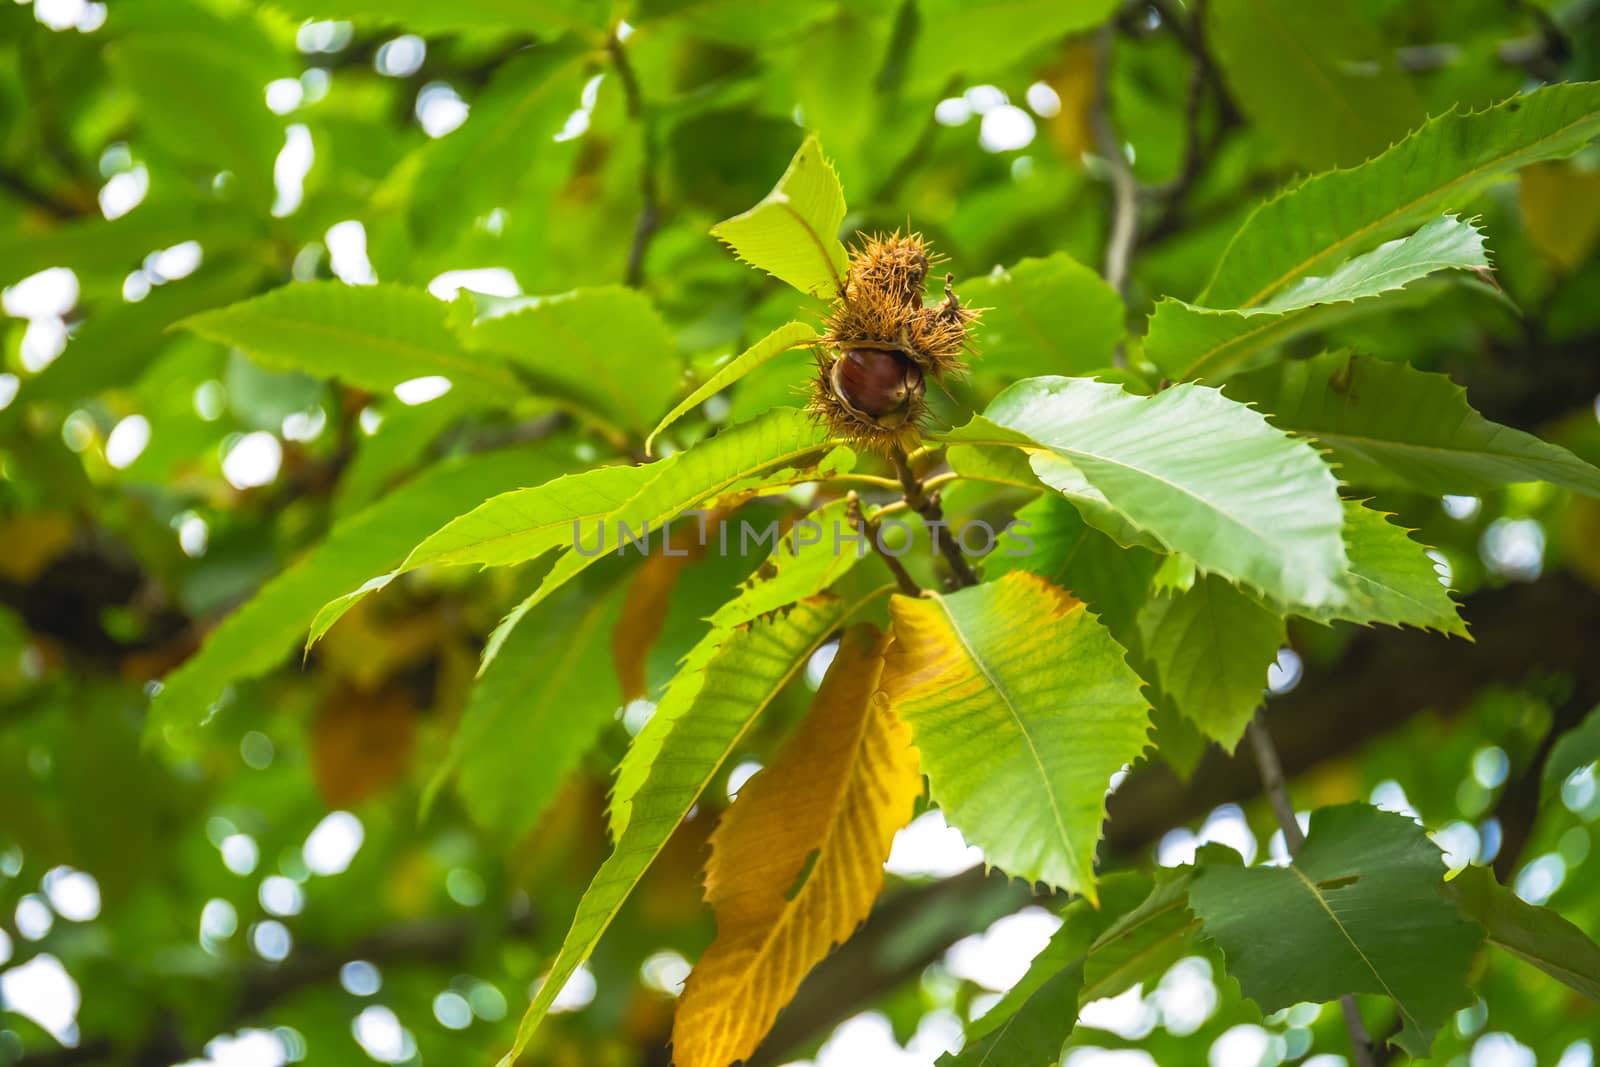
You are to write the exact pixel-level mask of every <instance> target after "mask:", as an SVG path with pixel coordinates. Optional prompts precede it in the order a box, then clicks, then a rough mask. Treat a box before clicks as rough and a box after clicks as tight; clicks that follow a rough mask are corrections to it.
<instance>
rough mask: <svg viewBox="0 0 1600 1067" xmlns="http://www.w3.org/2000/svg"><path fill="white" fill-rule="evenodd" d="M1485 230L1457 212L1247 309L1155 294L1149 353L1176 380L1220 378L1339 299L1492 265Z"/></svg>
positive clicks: (1296, 331)
mask: <svg viewBox="0 0 1600 1067" xmlns="http://www.w3.org/2000/svg"><path fill="white" fill-rule="evenodd" d="M1488 267H1489V256H1488V251H1487V249H1485V247H1484V243H1483V234H1482V233H1481V232H1479V231H1478V229H1477V227H1475V226H1473V225H1472V224H1471V223H1470V222H1463V221H1462V220H1460V219H1458V218H1456V217H1455V216H1454V215H1445V216H1442V217H1440V218H1437V219H1434V220H1433V221H1432V222H1429V223H1428V224H1427V225H1425V226H1423V227H1422V228H1421V229H1419V230H1418V231H1417V232H1416V233H1414V234H1412V235H1411V236H1409V237H1405V238H1397V239H1395V240H1393V241H1390V242H1388V243H1387V244H1383V245H1379V246H1378V247H1377V248H1375V249H1373V250H1372V251H1370V252H1367V253H1365V254H1363V255H1359V256H1356V257H1355V258H1354V259H1351V260H1349V261H1348V262H1346V263H1344V264H1343V265H1342V266H1340V267H1339V268H1338V269H1337V270H1335V271H1333V272H1332V273H1331V274H1329V275H1327V276H1326V277H1321V278H1311V277H1307V278H1303V279H1301V280H1300V281H1299V282H1297V283H1296V284H1295V285H1293V286H1291V287H1289V288H1287V289H1285V290H1283V291H1282V292H1280V293H1279V294H1278V295H1276V296H1274V297H1273V298H1272V299H1270V300H1268V301H1266V302H1265V303H1262V304H1261V305H1259V306H1257V307H1252V308H1249V309H1246V310H1242V311H1233V310H1213V309H1211V308H1202V307H1196V306H1195V305H1193V304H1186V303H1184V302H1183V301H1181V300H1173V299H1171V298H1165V299H1162V300H1159V301H1157V302H1156V307H1155V311H1154V312H1153V313H1152V314H1151V316H1150V332H1149V334H1148V335H1146V338H1145V346H1144V350H1145V355H1147V356H1148V357H1149V358H1150V361H1151V362H1153V363H1154V364H1155V365H1156V366H1158V367H1160V368H1161V369H1162V370H1163V371H1164V372H1165V373H1166V374H1167V376H1168V377H1170V378H1173V379H1174V380H1178V381H1188V380H1192V379H1200V378H1203V379H1207V380H1211V381H1216V380H1218V379H1221V378H1225V377H1227V376H1228V375H1229V374H1231V373H1233V372H1234V371H1235V370H1237V369H1239V368H1240V367H1242V366H1244V365H1246V364H1247V363H1248V362H1250V360H1251V359H1253V358H1254V357H1255V356H1257V355H1258V354H1260V353H1262V352H1264V351H1265V350H1267V349H1268V348H1271V347H1272V346H1274V345H1277V344H1280V343H1282V342H1283V341H1286V340H1288V339H1289V338H1291V337H1294V336H1296V335H1297V334H1300V333H1302V332H1304V331H1305V330H1307V329H1310V328H1312V327H1314V326H1316V325H1317V324H1318V323H1320V322H1321V321H1322V320H1323V315H1324V313H1325V312H1326V311H1327V310H1328V309H1329V308H1330V307H1331V306H1334V305H1339V304H1348V303H1354V302H1356V301H1362V300H1368V299H1371V298H1375V297H1377V296H1379V295H1381V294H1383V293H1385V292H1389V291H1391V290H1395V289H1400V288H1403V287H1404V286H1406V285H1407V284H1409V283H1411V282H1414V281H1416V280H1417V279H1419V278H1423V277H1426V276H1427V275H1429V274H1432V273H1434V272H1435V271H1441V270H1487V269H1488Z"/></svg>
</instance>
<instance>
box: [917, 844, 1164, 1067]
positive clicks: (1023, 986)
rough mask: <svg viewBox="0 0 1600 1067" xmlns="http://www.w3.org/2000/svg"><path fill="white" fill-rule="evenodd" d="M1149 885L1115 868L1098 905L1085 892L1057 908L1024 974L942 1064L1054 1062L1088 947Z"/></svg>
mask: <svg viewBox="0 0 1600 1067" xmlns="http://www.w3.org/2000/svg"><path fill="white" fill-rule="evenodd" d="M1149 892H1150V880H1149V879H1148V878H1146V877H1144V876H1143V875H1140V874H1135V873H1133V872H1131V871H1121V872H1118V873H1116V874H1112V875H1108V876H1107V877H1105V878H1104V879H1102V880H1101V882H1100V907H1099V908H1094V907H1091V906H1090V905H1089V902H1088V901H1087V900H1083V899H1078V900H1074V901H1072V902H1071V903H1070V904H1068V905H1067V906H1066V907H1065V908H1063V909H1062V911H1061V926H1060V927H1059V928H1057V930H1056V932H1055V933H1054V934H1052V935H1051V936H1050V941H1049V943H1048V944H1046V945H1045V947H1044V948H1043V949H1042V950H1041V951H1040V952H1039V954H1038V955H1037V956H1035V957H1034V958H1033V962H1031V963H1029V964H1028V970H1027V973H1025V974H1024V975H1023V976H1022V980H1021V981H1019V982H1018V983H1017V984H1016V985H1015V986H1013V987H1012V988H1011V989H1010V990H1009V991H1008V992H1007V993H1006V995H1005V996H1003V997H1001V998H1000V1000H999V1002H998V1003H996V1004H995V1005H994V1007H992V1008H990V1009H989V1010H988V1011H987V1012H985V1013H984V1014H983V1015H981V1016H979V1017H978V1018H977V1019H976V1020H975V1021H973V1022H972V1023H970V1024H969V1025H968V1026H967V1043H966V1046H965V1047H964V1048H962V1050H961V1051H960V1052H959V1053H946V1054H945V1055H943V1056H940V1057H939V1065H940V1067H1054V1065H1055V1064H1056V1063H1057V1062H1058V1061H1059V1060H1060V1059H1061V1047H1062V1045H1063V1044H1065V1043H1066V1040H1067V1038H1068V1037H1070V1036H1071V1035H1072V1031H1073V1029H1074V1027H1075V1026H1076V1024H1077V1020H1078V993H1079V991H1080V990H1081V989H1082V988H1083V966H1084V960H1085V958H1086V957H1087V955H1088V951H1089V946H1090V945H1091V944H1093V943H1094V941H1095V940H1096V939H1097V938H1098V937H1100V935H1101V934H1103V933H1105V931H1106V928H1107V927H1109V926H1110V925H1111V924H1112V922H1113V921H1115V920H1116V919H1117V918H1118V917H1120V916H1121V915H1123V914H1124V913H1126V912H1128V911H1130V910H1131V909H1133V908H1134V907H1135V906H1136V905H1137V904H1138V903H1139V902H1140V901H1141V900H1143V899H1144V898H1145V896H1146V895H1147V894H1148V893H1149Z"/></svg>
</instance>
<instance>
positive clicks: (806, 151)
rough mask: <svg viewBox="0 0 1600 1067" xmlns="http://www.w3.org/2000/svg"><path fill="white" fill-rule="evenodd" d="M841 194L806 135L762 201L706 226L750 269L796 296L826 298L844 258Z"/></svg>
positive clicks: (837, 284) (837, 287) (838, 281)
mask: <svg viewBox="0 0 1600 1067" xmlns="http://www.w3.org/2000/svg"><path fill="white" fill-rule="evenodd" d="M844 215H845V204H844V192H843V190H842V189H841V188H840V187H839V176H838V175H837V174H835V173H834V171H833V165H832V164H831V163H829V162H828V161H827V160H826V159H825V158H823V155H822V146H821V145H820V144H819V143H818V142H817V139H816V138H815V137H807V138H806V141H805V144H803V145H801V146H800V151H798V152H796V153H795V155H794V159H793V160H792V161H791V162H790V163H789V169H788V170H786V171H784V172H783V177H782V178H780V179H778V184H777V186H776V187H774V188H773V190H772V192H770V193H768V194H767V197H766V199H764V200H762V201H761V203H759V204H757V205H756V206H755V207H753V208H751V209H750V210H749V211H746V212H745V213H744V214H742V215H735V216H734V217H733V218H731V219H724V220H723V221H721V222H719V223H717V224H716V225H715V226H713V227H712V228H711V233H712V236H714V237H716V238H717V239H719V240H721V241H723V242H724V243H725V244H727V245H728V247H729V248H731V249H733V252H734V254H735V255H737V256H738V257H739V258H740V259H742V260H744V261H745V262H746V263H749V264H750V265H751V266H753V267H756V268H758V269H760V270H764V271H766V272H767V273H768V274H770V275H772V276H773V277H775V278H777V279H779V280H780V281H785V282H788V283H789V284H790V285H792V286H794V287H795V288H796V289H798V290H800V291H801V292H802V293H809V294H811V295H812V296H815V297H821V298H823V299H830V298H832V296H833V295H834V294H835V293H837V292H840V291H842V290H843V288H844V276H845V274H846V272H848V271H849V269H850V257H849V255H848V254H846V252H845V249H844V245H843V244H841V243H840V242H839V227H840V226H842V225H843V224H844Z"/></svg>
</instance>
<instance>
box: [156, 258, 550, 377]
mask: <svg viewBox="0 0 1600 1067" xmlns="http://www.w3.org/2000/svg"><path fill="white" fill-rule="evenodd" d="M448 316H449V307H448V305H446V304H444V303H442V302H441V301H439V300H436V299H434V298H433V297H432V296H429V295H428V294H427V293H426V292H424V291H423V290H421V289H408V288H406V287H404V286H399V285H368V286H356V285H345V284H343V283H341V282H303V283H299V284H294V285H285V286H282V287H281V288H278V289H274V290H272V291H271V292H268V293H265V294H263V295H261V296H257V297H252V298H250V299H249V300H242V301H240V302H239V303H237V304H230V305H229V306H227V307H224V308H217V309H216V310H214V311H205V312H201V313H200V314H198V315H191V316H190V317H189V318H187V319H184V320H183V321H182V322H181V323H179V325H180V326H182V327H183V328H184V329H187V330H191V331H193V332H194V333H197V334H199V335H200V336H201V337H204V338H207V339H208V340H212V341H216V342H218V343H220V344H225V345H232V346H234V347H235V348H240V349H243V350H244V351H245V352H246V353H247V354H248V355H249V356H250V358H251V359H254V360H255V361H256V362H258V363H261V364H262V365H264V366H268V367H275V368H281V369H284V370H298V371H304V372H305V373H307V374H311V375H314V376H316V377H319V378H339V379H341V380H343V381H346V382H349V383H350V384H351V385H359V386H361V387H362V388H365V389H375V390H383V391H387V390H390V389H393V388H394V387H395V386H396V385H399V384H400V383H401V382H404V381H410V380H411V379H413V378H427V377H432V376H435V375H437V376H441V377H444V378H448V379H449V380H450V384H451V387H452V389H453V390H459V391H461V392H462V393H463V394H470V395H472V396H474V397H476V398H478V399H480V400H483V401H488V402H493V403H499V404H504V403H508V402H511V401H514V400H516V399H517V398H519V397H522V396H525V395H526V393H525V392H524V391H523V389H522V387H521V385H520V384H519V383H518V382H517V379H516V378H515V377H514V376H513V375H512V374H511V372H510V371H508V370H507V369H506V368H505V367H504V366H502V365H501V364H500V363H499V362H498V361H496V360H493V359H489V358H486V357H484V356H480V355H474V354H473V353H471V352H468V351H467V350H466V349H465V348H464V347H463V346H462V344H461V342H460V341H459V340H457V339H456V336H455V334H454V333H452V332H451V330H450V327H449V325H448Z"/></svg>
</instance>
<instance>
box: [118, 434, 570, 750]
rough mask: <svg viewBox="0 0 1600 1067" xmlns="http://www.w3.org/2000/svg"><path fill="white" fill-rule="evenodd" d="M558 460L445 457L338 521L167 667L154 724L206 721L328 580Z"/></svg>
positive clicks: (287, 641)
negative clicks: (175, 663)
mask: <svg viewBox="0 0 1600 1067" xmlns="http://www.w3.org/2000/svg"><path fill="white" fill-rule="evenodd" d="M554 469H555V466H554V463H553V457H552V456H551V455H550V454H549V453H548V452H544V451H534V450H530V449H510V450H506V451H502V452H490V453H484V454H482V455H477V456H469V457H465V458H461V459H454V460H447V461H445V462H443V463H440V464H438V465H436V466H434V467H432V468H430V469H428V470H427V471H425V472H423V473H422V474H419V475H417V476H416V477H415V478H413V479H412V480H411V481H409V482H407V483H406V484H405V485H403V486H401V487H400V488H398V489H396V490H395V491H394V492H392V493H390V494H389V495H387V496H385V497H383V498H382V499H380V500H378V501H377V502H376V503H374V504H372V505H371V506H369V507H367V508H366V509H365V510H363V511H361V512H359V513H357V514H356V515H354V516H353V517H351V518H350V519H347V520H346V521H344V522H342V523H340V524H339V525H337V526H335V527H334V528H333V532H332V533H330V534H329V535H328V537H327V538H326V539H325V540H324V541H323V542H322V543H321V544H319V545H317V546H316V547H315V548H313V549H312V550H311V551H309V552H308V553H306V554H305V555H304V556H302V557H301V558H300V560H299V561H297V562H296V563H294V564H293V565H292V566H290V567H289V568H288V569H287V570H285V571H284V572H283V573H282V574H280V575H278V576H277V577H275V578H273V579H272V580H271V581H270V582H268V583H267V584H266V585H264V586H262V587H261V589H260V590H259V591H258V592H257V593H256V595H255V596H254V597H252V598H251V599H250V600H249V601H247V602H246V603H245V605H244V606H243V607H241V608H240V609H239V610H238V611H235V612H234V613H233V614H232V615H230V616H228V617H227V618H226V619H224V620H223V621H222V623H221V624H220V625H219V626H217V628H216V629H214V630H212V631H211V633H210V634H209V635H208V636H207V638H206V641H205V644H203V645H202V646H201V647H200V651H199V652H197V653H195V654H194V655H193V656H191V657H190V658H189V659H188V660H187V661H185V662H184V664H183V665H182V666H180V667H179V668H178V669H177V670H175V671H173V672H172V673H171V674H169V675H167V677H166V678H165V679H164V680H163V681H162V687H161V692H160V693H159V694H158V695H157V696H156V698H155V701H154V702H153V704H152V705H151V712H150V719H149V729H150V730H151V731H162V730H165V729H167V728H168V727H173V728H178V729H182V728H186V727H190V726H193V725H195V724H198V723H200V722H202V721H203V720H205V718H206V717H207V714H208V709H209V708H210V707H211V705H212V703H213V702H214V701H215V700H216V699H217V697H218V696H219V695H220V694H221V692H222V690H223V687H224V686H226V685H228V684H229V683H230V682H233V681H236V680H238V679H241V678H252V677H255V676H257V675H260V674H264V673H265V672H267V671H269V670H271V669H272V668H273V667H275V666H277V665H278V664H279V663H281V662H282V661H283V660H284V658H285V657H286V656H288V655H289V653H290V651H291V650H292V649H294V648H295V646H296V645H298V644H299V641H300V636H301V634H303V633H304V632H305V629H306V625H307V623H309V622H310V621H311V618H312V616H313V615H315V614H316V611H317V606H318V605H320V604H321V603H322V602H323V601H324V600H325V599H326V598H327V595H328V590H329V589H330V588H332V589H339V588H344V587H348V586H350V585H353V584H355V583H356V582H359V581H361V579H362V576H363V575H369V574H371V573H372V572H373V571H375V570H379V569H381V568H383V567H385V566H392V565H393V564H394V563H395V562H396V561H397V560H399V559H400V558H401V556H402V555H403V554H404V553H405V552H406V550H407V549H408V548H410V547H411V546H412V545H414V544H415V543H416V542H417V540H418V539H419V538H421V537H422V536H424V535H425V534H426V532H427V531H428V530H430V529H433V528H435V527H437V526H438V525H439V523H440V522H442V521H445V520H446V519H447V518H448V517H449V516H451V515H453V514H459V513H460V512H461V511H462V510H463V509H465V508H470V507H471V506H472V505H473V503H474V502H476V501H479V500H482V499H483V498H484V497H485V496H489V495H492V494H494V493H495V492H497V491H499V490H502V489H504V488H505V487H506V486H508V485H516V484H517V483H518V482H520V481H522V480H523V479H525V478H527V477H529V476H530V475H534V476H537V473H538V472H542V473H545V474H548V473H551V472H552V471H553V470H554Z"/></svg>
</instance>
